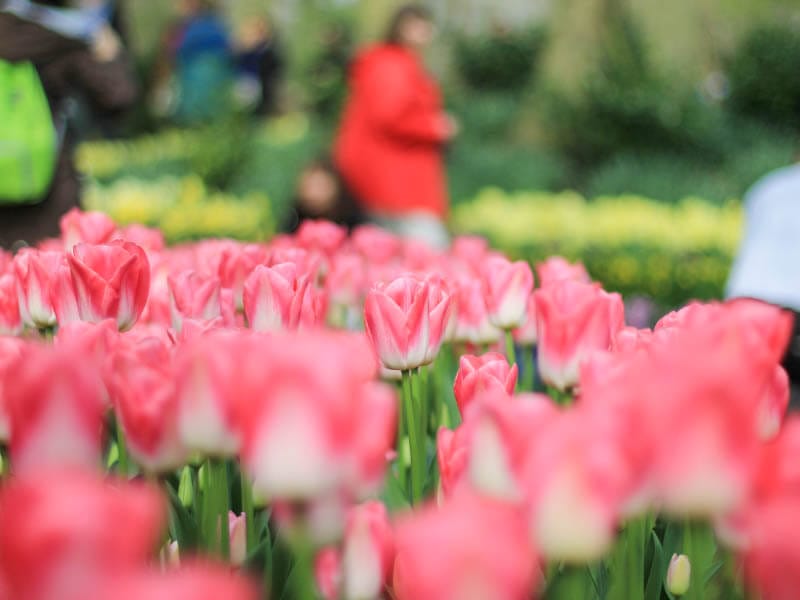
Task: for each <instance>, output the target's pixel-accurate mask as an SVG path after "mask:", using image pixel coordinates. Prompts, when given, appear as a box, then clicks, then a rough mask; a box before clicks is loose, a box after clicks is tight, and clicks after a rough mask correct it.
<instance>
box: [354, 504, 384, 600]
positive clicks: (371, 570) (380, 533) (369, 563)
mask: <svg viewBox="0 0 800 600" xmlns="http://www.w3.org/2000/svg"><path fill="white" fill-rule="evenodd" d="M393 564H394V534H393V532H392V526H391V524H390V523H389V515H388V513H387V512H386V507H385V506H384V505H383V504H381V503H380V502H376V501H372V502H366V503H364V504H361V505H359V506H355V507H353V508H351V509H350V511H349V513H348V515H347V524H346V526H345V534H344V544H343V551H342V559H341V579H342V598H343V599H344V600H361V599H363V598H380V596H381V593H382V592H383V589H384V586H385V584H387V583H389V582H390V581H391V574H392V566H393Z"/></svg>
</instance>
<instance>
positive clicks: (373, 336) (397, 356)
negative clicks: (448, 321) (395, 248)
mask: <svg viewBox="0 0 800 600" xmlns="http://www.w3.org/2000/svg"><path fill="white" fill-rule="evenodd" d="M364 320H365V323H366V329H367V335H369V338H370V341H371V342H372V345H373V346H374V348H375V352H376V353H377V355H378V357H379V358H380V360H381V362H382V363H383V365H384V366H385V367H387V368H389V369H397V370H401V371H402V370H409V369H414V368H416V367H419V366H422V365H424V364H426V362H427V358H426V357H427V355H428V353H429V345H430V341H431V323H430V289H429V285H428V283H426V282H425V281H422V280H420V279H417V278H416V277H414V276H413V275H404V276H402V277H399V278H397V279H395V280H394V281H392V282H391V283H389V284H378V285H376V286H375V287H373V288H372V289H371V290H370V291H369V293H368V294H367V300H366V304H365V306H364Z"/></svg>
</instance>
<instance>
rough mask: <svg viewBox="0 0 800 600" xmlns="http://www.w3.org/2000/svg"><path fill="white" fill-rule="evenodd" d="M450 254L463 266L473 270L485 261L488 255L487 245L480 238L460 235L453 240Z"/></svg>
mask: <svg viewBox="0 0 800 600" xmlns="http://www.w3.org/2000/svg"><path fill="white" fill-rule="evenodd" d="M450 253H451V254H452V255H453V256H454V257H455V258H457V259H458V260H460V261H462V262H463V263H464V264H465V265H470V266H471V267H473V268H474V266H475V265H480V264H482V263H483V261H484V260H485V259H486V256H487V255H488V254H489V243H488V242H487V241H486V240H485V239H484V238H482V237H478V236H471V235H460V236H458V237H456V238H455V239H454V240H453V247H452V248H451V250H450Z"/></svg>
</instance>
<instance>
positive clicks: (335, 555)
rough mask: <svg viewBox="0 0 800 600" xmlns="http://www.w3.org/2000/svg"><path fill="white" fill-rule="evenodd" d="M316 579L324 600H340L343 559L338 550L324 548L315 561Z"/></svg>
mask: <svg viewBox="0 0 800 600" xmlns="http://www.w3.org/2000/svg"><path fill="white" fill-rule="evenodd" d="M314 579H315V581H316V583H317V589H318V590H319V593H320V595H321V596H322V597H323V598H324V600H339V588H340V587H341V585H342V581H341V580H342V572H341V557H340V556H339V552H338V550H337V549H336V548H324V549H323V550H321V551H320V552H319V553H318V554H317V557H316V559H315V560H314Z"/></svg>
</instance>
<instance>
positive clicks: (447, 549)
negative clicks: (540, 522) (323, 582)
mask: <svg viewBox="0 0 800 600" xmlns="http://www.w3.org/2000/svg"><path fill="white" fill-rule="evenodd" d="M396 536H397V537H396V539H397V559H396V561H395V571H394V592H395V597H396V598H397V599H398V600H463V599H467V598H492V599H493V600H518V599H520V598H528V597H530V596H531V595H532V594H533V592H534V590H535V589H536V584H537V579H538V576H537V575H538V574H537V571H538V569H537V566H536V555H535V554H534V551H533V550H532V549H531V546H530V544H529V542H528V537H527V534H526V532H525V526H524V522H523V520H522V517H521V516H520V514H519V512H518V511H517V510H516V509H515V508H513V507H510V506H508V505H507V504H504V503H500V502H496V501H490V500H483V499H478V498H475V497H472V496H469V495H466V496H460V497H458V498H454V499H453V501H451V502H448V503H446V504H445V505H444V506H443V507H442V508H437V507H433V506H430V507H427V508H424V509H422V510H421V511H418V512H415V513H412V514H411V515H409V516H407V517H405V518H403V519H401V520H400V522H399V523H398V525H397V528H396Z"/></svg>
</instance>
